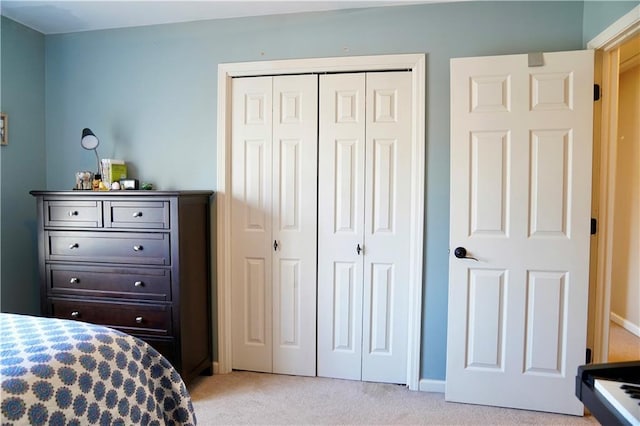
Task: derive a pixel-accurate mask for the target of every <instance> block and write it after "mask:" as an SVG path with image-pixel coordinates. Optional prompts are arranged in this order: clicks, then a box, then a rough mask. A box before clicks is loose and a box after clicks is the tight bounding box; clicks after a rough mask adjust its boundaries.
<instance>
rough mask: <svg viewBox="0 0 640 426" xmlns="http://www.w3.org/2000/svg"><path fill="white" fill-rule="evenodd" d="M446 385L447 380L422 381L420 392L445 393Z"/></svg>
mask: <svg viewBox="0 0 640 426" xmlns="http://www.w3.org/2000/svg"><path fill="white" fill-rule="evenodd" d="M446 384H447V382H446V381H445V380H431V379H420V385H419V387H418V389H419V390H420V392H437V393H444V389H445V385H446Z"/></svg>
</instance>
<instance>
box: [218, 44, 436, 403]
mask: <svg viewBox="0 0 640 426" xmlns="http://www.w3.org/2000/svg"><path fill="white" fill-rule="evenodd" d="M401 69H404V70H410V71H411V73H412V84H413V101H412V102H413V105H412V109H413V111H412V114H413V123H412V126H413V129H412V138H411V140H412V142H411V144H412V148H411V150H412V164H411V171H412V176H411V200H412V201H411V235H413V236H414V238H412V245H411V248H410V259H409V264H410V265H411V266H410V268H411V270H410V283H409V285H410V304H409V307H408V309H409V313H408V315H409V321H408V322H409V325H408V327H409V330H408V336H409V342H408V356H407V385H408V386H409V389H412V390H418V389H419V378H420V351H421V347H422V345H421V341H420V335H421V323H422V285H423V279H422V277H423V274H422V273H423V247H424V242H423V241H424V229H423V222H424V187H425V129H426V120H425V107H426V95H425V94H426V91H425V86H426V61H425V55H424V54H403V55H380V56H354V57H338V58H313V59H292V60H280V61H265V62H242V63H230V64H219V65H218V118H217V122H218V129H217V152H216V154H217V155H216V165H217V171H216V174H217V183H216V197H215V201H216V251H217V258H216V263H215V264H216V268H215V271H216V283H217V307H218V315H217V320H218V327H217V328H218V363H217V365H218V371H219V372H220V373H228V372H230V371H231V365H232V362H231V360H232V356H233V354H232V351H231V273H230V272H231V257H230V255H229V254H230V252H231V251H230V249H231V246H230V242H231V218H230V215H231V203H230V202H229V200H228V199H227V197H228V196H229V194H231V79H232V78H233V77H244V76H256V75H276V74H301V73H312V72H318V73H322V72H356V71H384V70H401Z"/></svg>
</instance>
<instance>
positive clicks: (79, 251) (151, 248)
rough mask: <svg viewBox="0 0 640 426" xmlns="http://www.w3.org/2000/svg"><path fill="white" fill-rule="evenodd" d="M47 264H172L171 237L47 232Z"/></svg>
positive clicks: (134, 233)
mask: <svg viewBox="0 0 640 426" xmlns="http://www.w3.org/2000/svg"><path fill="white" fill-rule="evenodd" d="M44 239H45V258H46V260H47V261H52V260H55V261H73V262H94V263H100V262H102V263H119V264H122V263H125V264H143V265H170V264H171V254H170V250H169V248H170V245H169V234H165V233H139V232H67V231H45V237H44Z"/></svg>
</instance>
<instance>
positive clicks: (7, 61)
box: [0, 17, 46, 314]
mask: <svg viewBox="0 0 640 426" xmlns="http://www.w3.org/2000/svg"><path fill="white" fill-rule="evenodd" d="M0 31H1V33H2V36H1V37H2V38H1V40H0V41H1V43H0V48H1V50H2V52H1V56H2V74H1V78H0V84H1V85H2V95H1V96H2V98H1V99H2V112H4V113H6V114H7V115H8V122H9V128H8V137H9V145H8V146H3V147H0V150H1V151H2V154H1V157H0V175H1V176H2V177H1V181H0V182H1V185H0V191H1V194H0V195H1V199H2V202H1V210H2V213H1V215H2V222H1V228H2V242H1V246H2V258H1V261H2V268H1V272H0V274H1V282H0V285H1V294H0V310H1V311H2V312H19V313H31V314H38V313H40V294H39V287H38V262H37V254H38V252H37V244H36V241H37V240H36V210H35V199H33V197H31V196H30V195H29V191H30V190H32V189H34V188H44V187H45V153H46V151H45V133H44V132H45V126H44V123H45V110H44V108H45V103H44V102H45V101H44V96H45V91H44V84H45V69H44V68H45V65H44V59H45V58H44V46H45V42H44V39H45V37H44V36H43V35H42V34H40V33H38V32H36V31H33V30H31V29H29V28H27V27H25V26H23V25H20V24H18V23H16V22H14V21H12V20H10V19H6V18H4V17H2V21H1V28H0Z"/></svg>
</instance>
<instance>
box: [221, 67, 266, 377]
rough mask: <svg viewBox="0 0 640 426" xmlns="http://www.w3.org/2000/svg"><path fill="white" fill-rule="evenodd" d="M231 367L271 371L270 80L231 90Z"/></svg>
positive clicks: (242, 82) (244, 81)
mask: <svg viewBox="0 0 640 426" xmlns="http://www.w3.org/2000/svg"><path fill="white" fill-rule="evenodd" d="M232 91H233V93H232V97H233V110H232V117H233V118H232V134H233V140H232V148H231V156H232V158H231V161H232V167H231V169H232V170H231V173H232V175H231V180H232V201H231V203H232V204H231V217H232V219H231V226H232V230H231V257H232V261H231V280H232V283H233V289H232V292H231V299H232V306H233V313H232V315H233V333H232V334H233V348H232V350H233V368H234V369H240V370H253V371H264V372H270V371H271V370H272V311H271V305H272V302H271V298H272V288H271V275H272V273H271V256H272V250H273V249H272V246H271V245H272V243H273V241H272V235H271V234H272V232H271V211H272V202H271V200H272V196H271V149H272V148H271V145H272V143H271V135H272V120H271V113H272V107H271V106H272V99H271V98H272V78H271V77H259V78H239V79H234V80H233V88H232Z"/></svg>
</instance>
